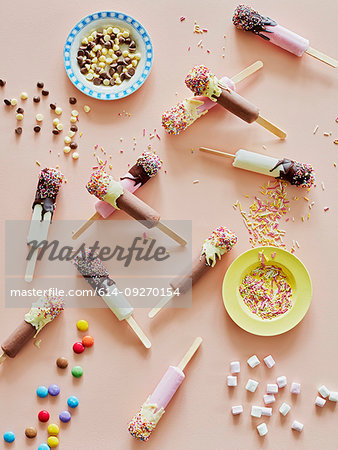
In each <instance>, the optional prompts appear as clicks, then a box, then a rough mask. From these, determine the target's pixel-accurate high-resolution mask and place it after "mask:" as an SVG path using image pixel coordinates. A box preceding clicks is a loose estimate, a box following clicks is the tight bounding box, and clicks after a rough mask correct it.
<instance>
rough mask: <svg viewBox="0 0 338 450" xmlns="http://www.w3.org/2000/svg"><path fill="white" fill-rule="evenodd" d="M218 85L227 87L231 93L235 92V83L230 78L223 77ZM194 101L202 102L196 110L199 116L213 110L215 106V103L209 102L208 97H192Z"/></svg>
mask: <svg viewBox="0 0 338 450" xmlns="http://www.w3.org/2000/svg"><path fill="white" fill-rule="evenodd" d="M219 82H220V83H222V84H224V85H225V86H227V87H228V88H229V89H231V90H232V91H235V90H236V85H235V83H234V82H233V81H232V79H231V78H228V77H223V78H221V79H220V80H219ZM194 98H195V99H196V100H200V101H201V102H203V105H201V106H199V107H198V108H197V112H198V114H201V113H202V112H203V111H209V109H211V108H213V107H214V106H216V105H217V102H213V101H212V100H210V98H209V97H204V96H200V95H199V96H196V97H194Z"/></svg>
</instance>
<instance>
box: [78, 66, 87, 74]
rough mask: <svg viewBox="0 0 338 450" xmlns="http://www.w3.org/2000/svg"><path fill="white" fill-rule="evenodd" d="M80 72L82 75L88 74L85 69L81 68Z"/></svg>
mask: <svg viewBox="0 0 338 450" xmlns="http://www.w3.org/2000/svg"><path fill="white" fill-rule="evenodd" d="M80 72H81V73H82V74H83V75H85V74H86V73H87V72H88V70H87V69H86V68H85V67H82V69H81V70H80Z"/></svg>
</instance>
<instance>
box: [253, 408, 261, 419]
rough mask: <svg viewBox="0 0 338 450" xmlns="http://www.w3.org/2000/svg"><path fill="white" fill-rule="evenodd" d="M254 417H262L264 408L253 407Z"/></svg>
mask: <svg viewBox="0 0 338 450" xmlns="http://www.w3.org/2000/svg"><path fill="white" fill-rule="evenodd" d="M251 415H252V417H262V408H261V407H260V406H251Z"/></svg>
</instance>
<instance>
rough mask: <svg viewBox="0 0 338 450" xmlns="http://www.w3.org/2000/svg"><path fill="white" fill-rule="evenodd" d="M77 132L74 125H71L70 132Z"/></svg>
mask: <svg viewBox="0 0 338 450" xmlns="http://www.w3.org/2000/svg"><path fill="white" fill-rule="evenodd" d="M77 130H78V127H77V126H76V125H72V126H71V127H70V131H74V133H76V132H77Z"/></svg>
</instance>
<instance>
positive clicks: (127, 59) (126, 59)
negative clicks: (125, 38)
mask: <svg viewBox="0 0 338 450" xmlns="http://www.w3.org/2000/svg"><path fill="white" fill-rule="evenodd" d="M124 60H125V62H126V63H127V66H128V64H130V61H131V58H129V56H127V57H126V58H124Z"/></svg>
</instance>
